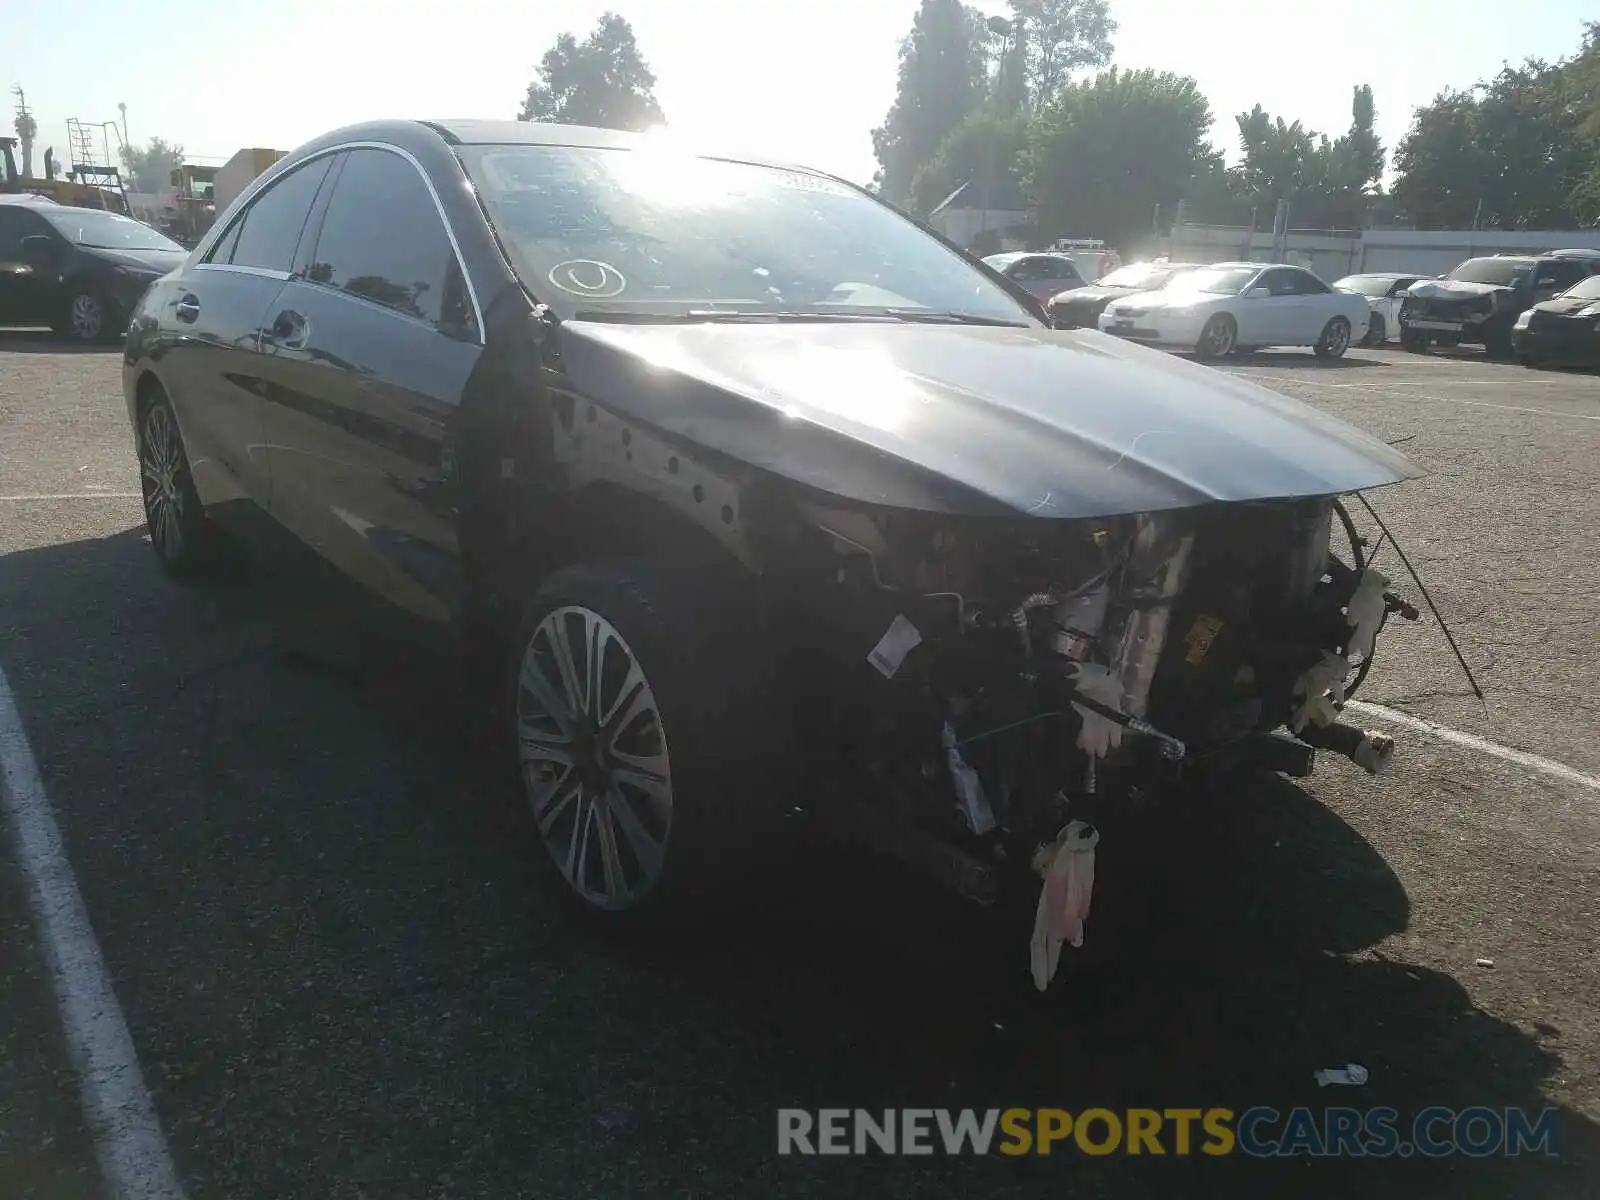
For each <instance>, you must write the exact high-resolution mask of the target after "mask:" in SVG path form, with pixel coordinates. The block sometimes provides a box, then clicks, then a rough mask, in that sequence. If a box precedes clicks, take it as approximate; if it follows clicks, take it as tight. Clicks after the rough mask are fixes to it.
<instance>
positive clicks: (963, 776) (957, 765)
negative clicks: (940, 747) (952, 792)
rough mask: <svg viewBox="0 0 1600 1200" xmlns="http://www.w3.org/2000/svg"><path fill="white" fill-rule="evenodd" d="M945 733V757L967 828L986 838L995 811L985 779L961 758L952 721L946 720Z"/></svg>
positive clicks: (992, 823)
mask: <svg viewBox="0 0 1600 1200" xmlns="http://www.w3.org/2000/svg"><path fill="white" fill-rule="evenodd" d="M942 736H943V742H944V752H945V758H946V760H947V762H948V764H949V767H950V782H951V783H952V784H954V785H955V789H956V805H957V807H958V808H960V810H961V817H962V819H963V820H964V821H966V823H967V828H968V829H970V830H971V831H972V832H973V833H974V834H976V835H977V836H978V837H982V836H983V835H984V834H986V833H988V832H990V831H991V830H993V829H994V826H995V820H994V811H993V810H992V809H990V807H989V798H988V797H987V796H985V795H984V794H983V781H982V780H981V779H979V778H978V773H977V772H976V771H974V770H973V769H972V768H971V767H970V766H968V765H967V761H966V759H964V758H962V757H961V751H960V750H959V749H957V748H956V731H955V729H954V727H952V726H951V724H950V722H949V721H946V722H945V723H944V733H943V735H942Z"/></svg>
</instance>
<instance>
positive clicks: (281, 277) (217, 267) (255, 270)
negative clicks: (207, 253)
mask: <svg viewBox="0 0 1600 1200" xmlns="http://www.w3.org/2000/svg"><path fill="white" fill-rule="evenodd" d="M189 269H190V270H191V271H232V272H234V273H235V274H238V275H259V276H260V277H261V278H262V279H276V280H277V281H278V282H279V283H287V282H289V272H287V271H274V270H272V269H271V268H270V267H247V266H244V265H243V264H238V263H208V262H199V263H195V264H194V266H192V267H190V268H189Z"/></svg>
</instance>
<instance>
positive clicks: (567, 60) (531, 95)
mask: <svg viewBox="0 0 1600 1200" xmlns="http://www.w3.org/2000/svg"><path fill="white" fill-rule="evenodd" d="M655 85H656V77H655V75H654V74H653V73H652V72H651V70H650V68H649V66H648V65H646V63H645V61H644V56H643V55H641V54H640V53H639V46H638V43H637V42H635V41H634V37H633V26H631V25H629V24H628V22H627V21H625V20H624V19H623V18H622V17H619V16H618V15H617V14H616V13H611V12H608V13H606V14H605V15H604V16H602V17H601V18H600V21H599V24H597V25H596V26H595V27H594V32H593V33H591V34H590V35H589V36H588V37H587V38H585V39H584V40H583V41H582V42H580V41H578V39H577V38H575V37H573V36H572V34H570V33H563V34H562V35H561V36H560V37H558V38H557V39H556V41H555V45H553V46H552V47H550V49H549V50H547V51H545V55H544V58H542V59H541V60H540V62H539V74H538V78H537V79H535V80H534V81H533V82H532V83H531V84H529V85H528V96H527V99H526V100H525V101H523V105H522V111H521V112H520V113H518V114H517V119H518V120H521V121H550V122H554V123H556V124H560V125H593V126H598V127H599V128H602V129H632V130H642V129H648V128H650V127H651V126H652V125H659V124H660V123H661V122H662V120H663V117H662V114H661V106H660V105H659V104H657V103H656V97H655Z"/></svg>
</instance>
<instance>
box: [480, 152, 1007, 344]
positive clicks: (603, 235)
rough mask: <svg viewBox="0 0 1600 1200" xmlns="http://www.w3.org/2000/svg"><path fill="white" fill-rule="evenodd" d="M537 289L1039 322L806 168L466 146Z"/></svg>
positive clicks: (840, 313)
mask: <svg viewBox="0 0 1600 1200" xmlns="http://www.w3.org/2000/svg"><path fill="white" fill-rule="evenodd" d="M461 157H462V160H463V162H464V163H465V165H466V169H467V172H468V174H469V175H470V176H471V178H472V180H473V182H474V183H475V184H476V186H477V188H478V192H479V195H480V196H481V197H482V199H483V203H484V205H485V207H486V209H487V210H488V214H489V217H490V219H491V221H492V222H493V224H494V226H495V229H496V231H497V233H498V234H499V236H500V238H501V240H502V242H503V243H504V244H505V246H506V249H507V251H508V252H509V255H510V257H511V260H512V263H513V265H514V266H515V268H516V270H517V271H518V273H519V275H520V276H521V277H522V280H523V282H524V283H525V284H526V286H527V287H528V289H529V291H530V292H532V293H533V294H534V295H535V296H537V297H538V298H539V299H540V300H545V301H547V302H549V303H550V305H551V306H552V307H553V308H555V309H556V310H557V311H558V312H564V313H565V314H567V315H570V314H572V313H575V312H587V313H605V314H619V315H620V314H627V315H638V316H644V317H649V316H651V315H662V316H673V315H679V314H686V313H704V312H707V311H710V312H714V313H739V312H751V313H781V314H800V315H826V316H834V317H862V316H870V315H891V316H896V317H904V318H906V319H917V317H918V316H919V315H924V314H926V315H929V316H932V315H934V314H942V315H944V316H947V317H948V316H953V317H955V318H956V319H960V318H970V319H972V320H975V321H982V322H988V323H994V322H999V323H1005V324H1016V325H1028V324H1038V323H1039V322H1038V319H1037V318H1035V317H1034V316H1033V315H1032V314H1031V313H1030V312H1029V311H1028V310H1027V309H1026V308H1025V307H1023V305H1022V304H1020V303H1019V302H1018V301H1017V300H1015V299H1013V298H1012V297H1011V295H1010V294H1008V293H1007V292H1006V291H1005V290H1004V289H1003V288H1002V287H1000V286H999V285H997V284H996V283H993V282H991V281H990V280H989V279H988V278H986V277H985V276H984V275H983V274H982V273H981V272H980V271H977V270H975V269H974V268H973V267H972V265H971V264H970V263H968V262H966V261H965V260H963V259H962V258H961V256H960V255H959V254H957V253H955V252H954V251H952V250H950V249H948V248H947V247H945V246H944V245H942V244H940V243H939V242H938V241H937V240H936V239H935V238H932V237H930V236H928V235H927V234H926V233H924V232H923V231H921V230H920V229H918V228H917V227H916V226H915V225H914V224H912V223H911V222H910V221H907V220H906V219H905V218H903V217H901V216H899V215H898V214H897V213H895V212H894V211H893V210H892V209H890V208H888V207H887V206H885V205H882V204H880V203H878V202H877V201H875V200H873V199H872V198H871V197H869V196H866V195H865V194H863V193H861V192H858V191H856V190H854V189H853V188H851V187H848V186H847V185H845V184H841V183H837V182H835V181H834V180H831V179H828V178H825V177H823V176H819V175H813V174H811V173H809V172H805V171H798V170H789V169H783V168H778V167H768V166H758V165H755V164H751V163H741V162H727V161H722V160H718V159H710V158H698V157H692V156H688V155H684V154H681V153H677V152H674V151H667V150H660V149H655V148H649V149H635V150H622V149H601V148H593V147H576V146H521V145H487V146H468V147H464V148H463V149H462V151H461Z"/></svg>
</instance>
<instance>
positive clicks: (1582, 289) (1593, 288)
mask: <svg viewBox="0 0 1600 1200" xmlns="http://www.w3.org/2000/svg"><path fill="white" fill-rule="evenodd" d="M1561 298H1562V299H1563V300H1600V275H1591V276H1589V278H1587V279H1581V280H1579V281H1578V282H1577V283H1575V284H1573V285H1572V286H1571V287H1569V288H1568V289H1567V290H1566V291H1564V292H1562V293H1561Z"/></svg>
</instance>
